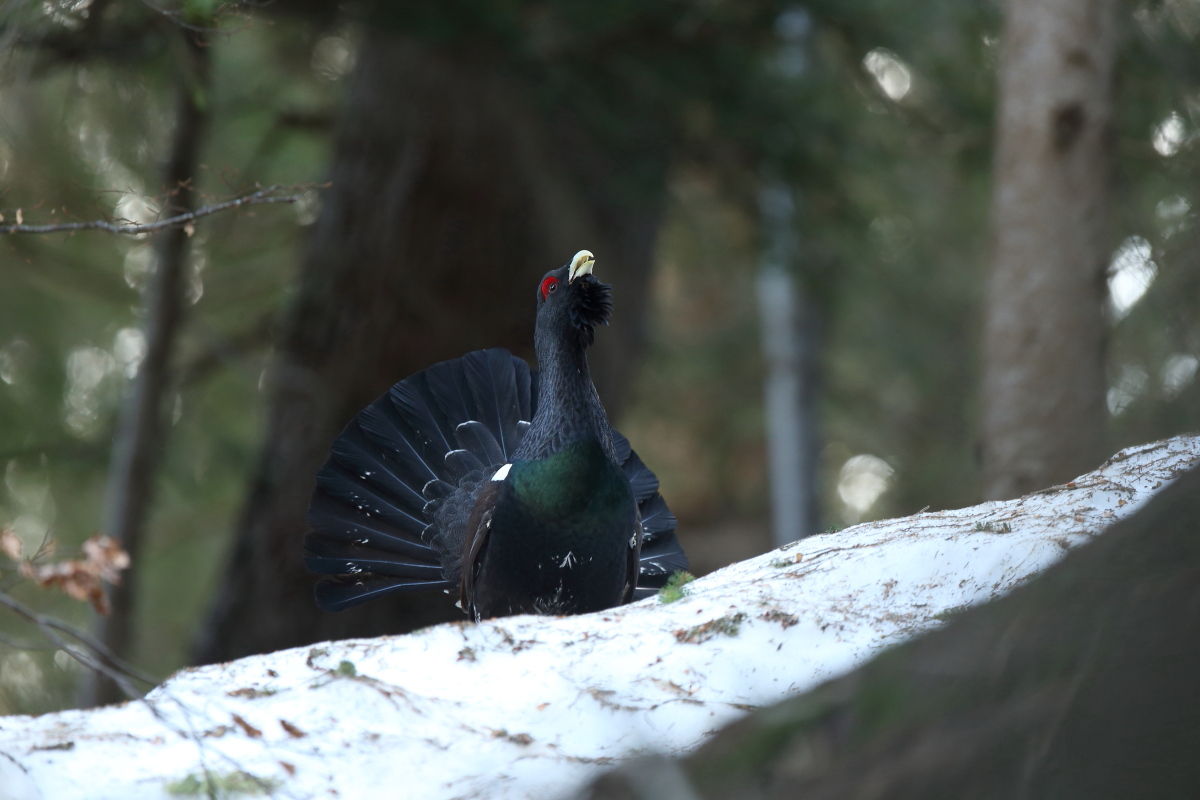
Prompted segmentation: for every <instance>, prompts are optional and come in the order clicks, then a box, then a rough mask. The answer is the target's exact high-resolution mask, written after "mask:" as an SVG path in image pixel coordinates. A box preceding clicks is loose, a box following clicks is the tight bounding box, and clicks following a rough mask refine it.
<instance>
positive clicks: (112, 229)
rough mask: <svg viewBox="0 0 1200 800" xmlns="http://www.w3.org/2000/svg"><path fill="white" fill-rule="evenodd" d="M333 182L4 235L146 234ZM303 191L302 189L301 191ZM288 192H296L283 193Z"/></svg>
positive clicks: (0, 229) (19, 227)
mask: <svg viewBox="0 0 1200 800" xmlns="http://www.w3.org/2000/svg"><path fill="white" fill-rule="evenodd" d="M328 186H329V184H327V183H325V184H307V185H305V184H302V185H298V186H279V185H275V186H267V187H265V188H263V189H258V190H256V191H253V192H251V193H249V194H245V195H242V196H241V197H234V198H232V199H230V200H225V201H223V202H220V203H214V204H212V205H209V206H201V207H200V208H197V209H195V210H194V211H188V212H185V213H183V214H176V215H175V216H173V217H166V218H164V219H160V220H156V221H154V222H145V223H126V224H121V223H117V222H109V221H108V220H102V219H96V220H88V221H86V222H59V223H53V224H50V225H23V224H16V225H0V234H5V233H75V232H78V231H92V230H97V231H105V232H106V233H115V234H121V235H133V236H136V235H139V234H143V233H154V232H156V231H161V230H166V229H168V228H176V227H179V226H181V225H186V224H187V223H189V222H193V221H195V220H198V219H200V218H201V217H208V216H211V215H213V214H219V213H220V212H222V211H228V210H230V209H233V208H241V207H242V206H253V205H269V204H272V203H296V202H299V201H300V200H303V199H304V198H305V197H307V196H308V194H309V192H310V191H312V190H313V189H324V188H326V187H328ZM297 190H300V191H297ZM284 191H292V192H294V193H293V194H279V193H280V192H284Z"/></svg>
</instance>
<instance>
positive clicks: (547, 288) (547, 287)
mask: <svg viewBox="0 0 1200 800" xmlns="http://www.w3.org/2000/svg"><path fill="white" fill-rule="evenodd" d="M557 288H558V278H556V277H554V276H553V275H551V276H549V277H548V278H546V279H545V280H543V281H542V299H543V300H547V299H549V297H550V293H551V292H553V291H554V290H555V289H557Z"/></svg>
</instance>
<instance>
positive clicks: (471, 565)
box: [458, 481, 504, 622]
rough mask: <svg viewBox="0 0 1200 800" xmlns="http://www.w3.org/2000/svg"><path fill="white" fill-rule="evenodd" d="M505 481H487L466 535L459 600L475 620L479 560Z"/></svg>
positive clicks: (476, 503) (468, 520)
mask: <svg viewBox="0 0 1200 800" xmlns="http://www.w3.org/2000/svg"><path fill="white" fill-rule="evenodd" d="M503 485H504V484H503V482H502V481H487V482H486V483H485V484H484V486H483V488H481V489H480V490H479V496H478V497H477V498H476V500H475V507H474V508H472V509H471V516H470V517H468V518H467V537H466V541H465V542H464V547H463V563H462V579H461V582H460V584H459V594H458V599H459V603H460V604H461V606H462V610H463V611H465V612H466V613H467V614H469V615H470V616H471V618H472V619H474V620H475V621H476V622H478V621H479V614H478V613H477V612H476V610H475V576H476V575H477V574H478V572H479V559H480V558H481V557H482V556H483V548H484V546H485V545H486V544H487V538H488V534H489V533H490V532H491V529H492V511H493V509H495V507H496V500H497V499H498V495H499V494H500V487H501V486H503Z"/></svg>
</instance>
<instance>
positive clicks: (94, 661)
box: [0, 592, 157, 698]
mask: <svg viewBox="0 0 1200 800" xmlns="http://www.w3.org/2000/svg"><path fill="white" fill-rule="evenodd" d="M0 606H4V607H6V608H8V609H9V610H10V611H12V612H13V613H15V614H16V615H17V616H19V617H23V618H24V619H25V620H27V621H29V622H31V623H33V624H34V625H36V626H37V627H38V629H39V630H40V631H41V632H42V635H43V636H45V637H46V638H47V639H49V640H50V641H51V642H52V643H54V645H55V646H56V647H57V648H58V649H61V650H62V651H64V652H65V653H67V654H68V655H69V656H71V658H74V659H75V660H76V661H78V662H79V663H80V664H82V665H83V666H85V667H87V668H88V669H91V670H95V671H97V672H100V673H103V674H104V675H105V676H107V677H108V678H110V679H111V680H112V681H113V682H114V683H116V684H117V685H118V686H119V687H121V691H122V692H124V693H125V694H126V695H127V696H129V697H130V698H135V697H140V696H141V692H139V691H138V690H137V689H136V688H135V687H134V685H133V684H132V683H131V682H130V678H132V679H133V680H136V681H138V682H140V683H144V684H146V685H147V686H154V685H155V684H156V683H157V681H155V680H154V679H153V678H151V677H149V676H147V675H145V674H143V673H141V672H139V671H138V670H136V669H134V668H133V667H132V666H130V665H129V664H128V663H126V662H125V661H123V660H122V659H120V658H118V657H117V656H116V655H115V654H113V653H112V652H111V651H110V650H109V649H108V648H107V647H105V646H104V645H103V644H101V643H100V642H98V641H96V639H94V638H93V637H92V636H90V635H88V634H87V633H84V632H83V631H81V630H79V629H78V628H75V627H73V626H71V625H68V624H67V623H65V622H63V621H62V620H59V619H55V618H54V617H49V616H46V615H45V614H39V613H38V612H36V611H34V610H33V609H32V608H30V607H29V606H27V605H25V604H24V603H22V602H21V601H20V600H17V599H16V598H15V597H13V596H12V595H10V594H8V593H7V592H0ZM60 633H62V634H66V635H67V636H70V637H71V638H72V639H75V640H76V641H78V642H79V643H80V644H82V645H84V646H85V647H86V648H87V649H86V650H84V649H80V648H79V647H76V646H75V645H74V644H72V643H71V642H68V641H67V640H66V639H65V638H63V637H62V636H60V635H59V634H60ZM93 654H94V655H93Z"/></svg>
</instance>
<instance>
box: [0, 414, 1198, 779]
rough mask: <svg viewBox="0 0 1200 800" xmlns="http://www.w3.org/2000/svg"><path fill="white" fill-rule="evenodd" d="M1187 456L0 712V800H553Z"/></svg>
mask: <svg viewBox="0 0 1200 800" xmlns="http://www.w3.org/2000/svg"><path fill="white" fill-rule="evenodd" d="M1198 461H1200V437H1178V438H1175V439H1170V440H1167V441H1164V442H1159V443H1156V444H1151V445H1145V446H1142V447H1136V448H1130V449H1128V450H1125V451H1122V452H1121V453H1119V454H1117V455H1116V456H1114V457H1113V458H1112V459H1110V460H1109V461H1108V462H1107V463H1106V464H1104V465H1103V466H1102V467H1101V468H1100V469H1099V470H1097V471H1096V472H1093V473H1089V474H1088V475H1085V476H1083V477H1081V478H1079V479H1077V480H1075V481H1072V482H1071V483H1068V484H1065V485H1062V486H1057V487H1053V488H1051V489H1048V490H1045V491H1043V492H1039V493H1035V494H1032V495H1029V496H1027V497H1024V498H1021V499H1018V500H1012V501H1005V502H992V503H984V504H982V505H979V506H975V507H973V508H967V509H961V510H957V511H937V512H930V513H923V514H918V515H916V516H913V517H906V518H903V519H894V520H888V521H884V522H875V523H868V524H864V525H858V526H855V527H853V528H849V529H847V530H844V531H841V532H838V533H831V534H824V535H819V536H813V537H810V538H807V539H804V540H803V541H801V542H798V543H795V544H792V545H789V546H786V547H784V548H781V549H780V550H776V551H773V552H770V553H767V554H765V555H762V556H759V557H757V558H753V559H750V560H749V561H745V562H742V563H739V564H735V565H732V566H730V567H727V568H726V569H723V570H720V571H719V572H716V573H713V574H712V575H709V576H706V577H704V578H701V579H699V580H697V581H695V582H694V583H691V584H689V585H688V586H687V587H686V594H685V596H684V597H683V598H682V599H680V600H678V601H676V602H673V603H669V604H666V603H662V602H660V600H659V599H657V598H652V599H650V600H647V601H643V602H641V603H638V604H635V605H631V606H626V607H623V608H620V609H616V610H612V611H608V612H603V613H597V614H590V615H586V616H580V617H564V618H545V617H513V618H508V619H503V620H498V621H495V622H488V623H483V624H479V625H471V624H467V623H461V624H452V625H441V626H438V627H435V628H430V629H427V630H424V631H419V632H417V633H414V634H410V635H407V636H395V637H384V638H379V639H371V640H353V641H344V642H334V643H327V644H322V645H319V646H316V647H305V648H299V649H295V650H287V651H283V652H279V653H272V654H269V655H264V656H255V657H251V658H245V659H242V660H240V661H236V662H233V663H230V664H222V665H215V666H210V667H203V668H197V669H189V670H184V671H182V672H180V673H179V674H177V675H175V676H173V677H172V678H171V679H170V680H168V681H167V682H166V683H164V684H163V685H162V686H161V687H159V688H157V689H155V690H154V691H153V692H151V693H150V694H149V695H148V696H147V697H146V698H145V700H144V701H141V702H132V703H126V704H124V705H120V706H112V707H107V708H103V709H98V710H94V711H67V712H61V713H56V714H47V715H44V716H41V717H36V718H31V717H3V718H0V798H46V799H47V800H51V799H53V800H60V799H61V798H97V799H99V798H113V799H114V800H116V799H117V798H120V800H135V799H136V798H159V797H170V796H179V795H181V794H182V795H187V794H189V793H190V794H192V795H195V796H200V797H204V796H208V791H207V789H206V787H205V780H206V777H205V776H208V779H211V780H212V781H213V783H212V786H213V787H215V789H214V792H215V793H216V794H217V795H218V796H220V795H223V794H225V793H227V792H228V793H236V792H237V791H239V790H240V791H245V792H247V793H254V792H257V793H261V794H269V795H275V796H279V797H330V798H333V797H340V798H346V797H397V798H405V797H412V798H459V797H487V798H525V797H537V798H545V797H555V796H560V795H563V794H565V793H570V792H571V791H572V790H574V789H575V788H577V787H578V786H579V785H580V784H581V783H583V782H584V781H585V780H587V779H588V778H590V777H592V775H593V773H594V772H596V771H597V770H600V769H602V768H604V767H605V766H607V765H611V764H613V763H614V762H616V761H618V760H620V759H623V758H627V757H629V756H632V755H636V754H638V753H641V752H645V751H648V750H665V751H668V752H679V751H684V750H687V749H689V748H692V747H694V746H695V745H697V744H698V743H699V742H701V741H703V740H704V739H705V737H707V736H708V735H709V734H710V733H711V732H713V731H715V730H716V729H717V728H719V727H720V726H722V725H724V724H726V723H728V722H729V721H731V720H732V719H733V718H735V717H737V716H738V715H740V714H742V713H744V712H745V711H746V710H749V709H751V708H754V707H756V706H759V705H763V704H767V703H772V702H775V701H777V700H779V699H781V698H783V697H785V696H787V695H791V694H795V693H797V692H802V691H804V690H806V689H808V688H810V687H812V686H814V685H815V684H817V683H819V682H821V681H824V680H826V679H828V678H831V677H833V676H836V675H839V674H841V673H843V672H845V671H847V670H849V669H851V668H853V667H855V666H856V665H858V664H859V663H861V662H863V661H864V660H866V659H868V658H870V657H871V656H872V655H873V654H874V653H876V652H878V651H879V650H880V649H882V648H884V647H887V646H889V645H892V644H895V643H897V642H899V641H902V640H904V639H906V638H908V637H910V636H912V635H914V634H917V633H919V632H921V631H924V630H928V629H930V628H931V627H934V626H936V625H938V624H939V622H940V621H941V620H943V619H945V618H946V616H947V615H949V614H952V613H953V612H954V611H956V610H958V609H961V608H963V607H965V606H969V605H972V604H975V603H980V602H985V601H987V600H989V599H991V598H993V597H996V596H998V595H1001V594H1004V593H1005V592H1007V591H1008V590H1009V589H1011V588H1012V587H1013V586H1015V585H1017V584H1019V583H1021V582H1022V581H1024V580H1026V579H1028V578H1029V577H1030V576H1031V575H1033V574H1036V573H1037V572H1039V571H1041V570H1042V569H1044V568H1045V567H1046V566H1048V565H1050V564H1051V563H1053V562H1054V561H1056V560H1057V559H1058V558H1060V557H1061V556H1062V555H1063V554H1064V553H1065V552H1067V551H1068V550H1069V549H1071V548H1072V547H1074V546H1076V545H1078V544H1081V543H1083V542H1086V541H1087V540H1088V539H1090V538H1091V537H1092V536H1094V535H1096V534H1097V533H1099V532H1100V531H1102V530H1103V529H1104V528H1105V527H1107V526H1108V525H1109V524H1111V523H1112V522H1113V521H1115V520H1117V519H1120V518H1122V517H1125V516H1128V515H1129V514H1130V513H1131V512H1132V511H1134V510H1135V509H1136V508H1137V507H1138V506H1140V505H1141V504H1142V503H1143V502H1145V501H1146V499H1147V498H1149V497H1150V496H1151V495H1152V494H1154V493H1155V492H1156V491H1157V490H1158V489H1160V488H1161V487H1162V486H1163V485H1164V484H1165V483H1167V482H1168V481H1170V480H1171V479H1172V478H1174V477H1175V476H1177V475H1178V474H1180V473H1181V472H1182V471H1184V470H1185V469H1187V468H1188V467H1189V466H1191V465H1193V464H1195V463H1197V462H1198ZM685 535H686V534H685Z"/></svg>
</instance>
